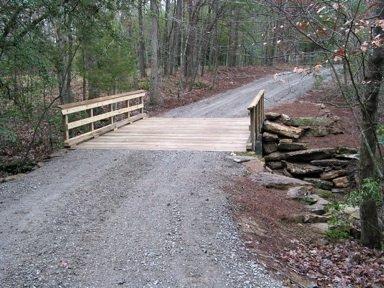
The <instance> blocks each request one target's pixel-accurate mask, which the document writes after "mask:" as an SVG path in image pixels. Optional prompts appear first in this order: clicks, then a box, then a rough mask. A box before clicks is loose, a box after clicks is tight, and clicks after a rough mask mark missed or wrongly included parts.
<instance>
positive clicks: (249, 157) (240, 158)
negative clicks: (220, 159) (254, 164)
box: [227, 155, 256, 163]
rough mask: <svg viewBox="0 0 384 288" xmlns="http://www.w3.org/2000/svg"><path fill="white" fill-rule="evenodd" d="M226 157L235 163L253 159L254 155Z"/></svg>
mask: <svg viewBox="0 0 384 288" xmlns="http://www.w3.org/2000/svg"><path fill="white" fill-rule="evenodd" d="M227 159H230V160H232V161H234V162H236V163H244V162H249V161H251V160H255V159H256V158H255V157H252V156H237V155H235V156H228V157H227Z"/></svg>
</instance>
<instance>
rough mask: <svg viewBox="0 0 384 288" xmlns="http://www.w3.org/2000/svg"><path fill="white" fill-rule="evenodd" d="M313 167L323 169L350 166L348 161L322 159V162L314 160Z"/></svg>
mask: <svg viewBox="0 0 384 288" xmlns="http://www.w3.org/2000/svg"><path fill="white" fill-rule="evenodd" d="M311 164H312V165H316V166H321V167H327V166H329V167H334V168H338V167H345V166H347V165H348V164H349V161H348V160H340V159H321V160H312V161H311Z"/></svg>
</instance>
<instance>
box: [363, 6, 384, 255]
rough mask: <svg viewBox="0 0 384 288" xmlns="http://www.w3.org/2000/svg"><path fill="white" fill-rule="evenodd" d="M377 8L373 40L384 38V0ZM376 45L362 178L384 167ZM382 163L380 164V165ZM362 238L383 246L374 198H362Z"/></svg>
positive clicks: (380, 57)
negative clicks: (381, 148) (381, 150)
mask: <svg viewBox="0 0 384 288" xmlns="http://www.w3.org/2000/svg"><path fill="white" fill-rule="evenodd" d="M371 5H372V6H373V7H374V9H372V10H373V11H372V12H373V13H372V14H373V15H372V17H373V19H376V23H377V25H375V26H374V27H373V28H372V34H371V41H377V40H379V41H380V42H382V41H384V32H383V27H384V0H376V1H374V2H373V3H372V4H371ZM377 44H378V45H376V44H374V45H373V47H372V50H371V52H370V54H369V55H368V61H367V68H366V70H367V71H366V74H365V79H364V81H365V82H366V83H368V84H367V86H366V89H365V91H364V94H363V103H364V105H363V106H362V107H361V108H362V109H361V113H362V128H363V129H362V136H361V149H360V179H361V181H362V180H363V179H367V178H371V177H375V178H376V177H377V176H381V177H382V175H380V172H381V171H382V170H381V169H382V167H380V166H379V165H380V164H379V163H378V162H377V161H376V159H378V158H379V155H378V151H379V149H380V148H379V144H378V138H377V134H376V131H377V121H378V117H377V111H378V106H379V93H380V88H381V85H382V82H383V67H384V48H383V46H382V45H383V44H382V43H377ZM377 166H379V167H377ZM360 212H361V220H362V230H361V240H362V242H363V244H364V245H366V246H368V247H371V248H378V249H380V248H381V240H382V239H381V231H380V227H379V223H378V217H377V207H376V202H375V201H374V200H373V199H365V200H363V202H362V204H361V207H360Z"/></svg>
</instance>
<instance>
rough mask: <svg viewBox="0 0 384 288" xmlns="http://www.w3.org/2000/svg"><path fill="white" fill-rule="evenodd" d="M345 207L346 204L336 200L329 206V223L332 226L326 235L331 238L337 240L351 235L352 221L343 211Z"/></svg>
mask: <svg viewBox="0 0 384 288" xmlns="http://www.w3.org/2000/svg"><path fill="white" fill-rule="evenodd" d="M344 208H345V204H342V203H340V202H334V203H332V204H331V205H329V206H328V214H329V215H330V219H329V221H328V224H330V228H329V230H328V231H327V233H326V235H327V237H328V238H330V239H333V240H337V239H345V238H348V237H349V231H350V223H349V221H348V218H347V216H346V215H345V214H344V213H343V209H344Z"/></svg>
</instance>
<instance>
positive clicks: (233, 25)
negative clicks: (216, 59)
mask: <svg viewBox="0 0 384 288" xmlns="http://www.w3.org/2000/svg"><path fill="white" fill-rule="evenodd" d="M231 14H232V15H231V22H230V31H229V43H228V63H227V65H228V66H229V67H235V66H236V65H237V61H238V59H237V58H238V50H239V47H238V46H239V14H240V9H239V8H236V9H234V10H233V11H232V13H231Z"/></svg>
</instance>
